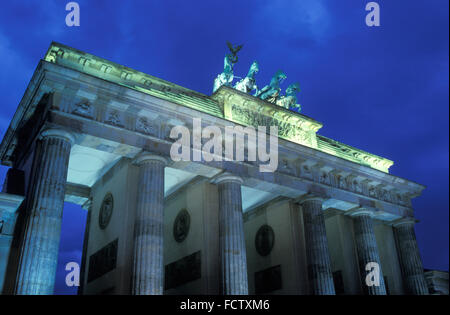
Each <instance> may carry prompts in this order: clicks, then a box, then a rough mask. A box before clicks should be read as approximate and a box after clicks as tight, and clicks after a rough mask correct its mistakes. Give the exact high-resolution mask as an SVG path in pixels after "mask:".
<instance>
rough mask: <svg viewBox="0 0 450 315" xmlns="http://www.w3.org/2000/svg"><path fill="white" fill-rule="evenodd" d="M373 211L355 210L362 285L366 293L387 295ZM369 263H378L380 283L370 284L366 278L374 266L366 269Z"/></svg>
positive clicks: (354, 219) (356, 240) (354, 223)
mask: <svg viewBox="0 0 450 315" xmlns="http://www.w3.org/2000/svg"><path fill="white" fill-rule="evenodd" d="M372 213H373V212H372V211H371V210H368V209H358V210H357V211H355V212H353V213H352V214H351V215H352V216H353V228H354V231H355V242H356V251H357V253H358V264H359V273H360V276H361V282H362V283H361V286H362V288H363V291H364V293H365V294H368V295H386V287H385V285H384V277H383V273H382V271H381V261H380V255H379V253H378V247H377V241H376V239H375V232H374V230H373V222H372ZM368 263H377V264H378V266H379V280H380V283H379V284H380V285H379V286H376V285H372V286H368V285H367V283H366V278H367V277H368V276H370V274H369V273H370V272H371V271H372V270H373V267H370V265H369V268H370V269H369V270H366V266H367V264H368Z"/></svg>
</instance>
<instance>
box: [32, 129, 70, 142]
mask: <svg viewBox="0 0 450 315" xmlns="http://www.w3.org/2000/svg"><path fill="white" fill-rule="evenodd" d="M39 138H40V139H45V138H60V139H63V140H65V141H69V142H70V145H73V144H74V143H75V136H74V135H73V134H72V133H71V132H68V131H67V130H64V129H61V128H48V129H44V130H43V131H41V134H40V135H39Z"/></svg>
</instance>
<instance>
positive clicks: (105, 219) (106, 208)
mask: <svg viewBox="0 0 450 315" xmlns="http://www.w3.org/2000/svg"><path fill="white" fill-rule="evenodd" d="M113 209H114V199H113V196H112V194H111V193H107V194H106V196H105V198H103V202H102V205H101V206H100V214H99V216H98V225H99V226H100V228H101V229H102V230H104V229H106V227H107V226H108V224H109V221H111V216H112V213H113Z"/></svg>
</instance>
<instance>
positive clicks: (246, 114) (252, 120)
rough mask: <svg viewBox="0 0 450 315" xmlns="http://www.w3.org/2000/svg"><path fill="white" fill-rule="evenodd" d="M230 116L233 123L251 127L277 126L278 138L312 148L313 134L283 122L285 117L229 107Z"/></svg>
mask: <svg viewBox="0 0 450 315" xmlns="http://www.w3.org/2000/svg"><path fill="white" fill-rule="evenodd" d="M231 115H232V118H233V120H234V121H237V122H240V123H243V124H246V125H250V126H253V127H255V128H257V127H258V126H277V127H278V136H279V137H280V138H283V139H287V140H290V141H293V142H297V143H300V144H304V145H306V146H309V147H312V146H314V143H313V140H312V137H313V134H314V132H307V131H304V130H302V129H300V128H299V127H298V126H295V125H293V124H292V123H290V122H289V121H286V120H283V119H285V118H286V117H283V119H282V117H280V114H279V113H273V115H272V116H268V115H264V114H262V113H260V112H258V111H254V110H250V109H249V108H248V107H245V106H243V105H242V106H238V105H236V104H234V103H233V104H232V105H231Z"/></svg>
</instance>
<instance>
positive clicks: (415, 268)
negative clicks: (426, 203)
mask: <svg viewBox="0 0 450 315" xmlns="http://www.w3.org/2000/svg"><path fill="white" fill-rule="evenodd" d="M414 224H415V221H414V220H413V219H406V220H401V221H400V222H398V223H396V224H394V234H395V238H396V240H397V247H398V249H397V251H398V254H399V255H398V256H399V259H400V266H401V270H402V275H403V282H404V285H405V288H406V293H407V294H412V295H426V294H429V292H428V286H427V283H426V280H425V275H424V273H423V265H422V259H421V258H420V252H419V247H418V246H417V240H416V234H415V232H414Z"/></svg>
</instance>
